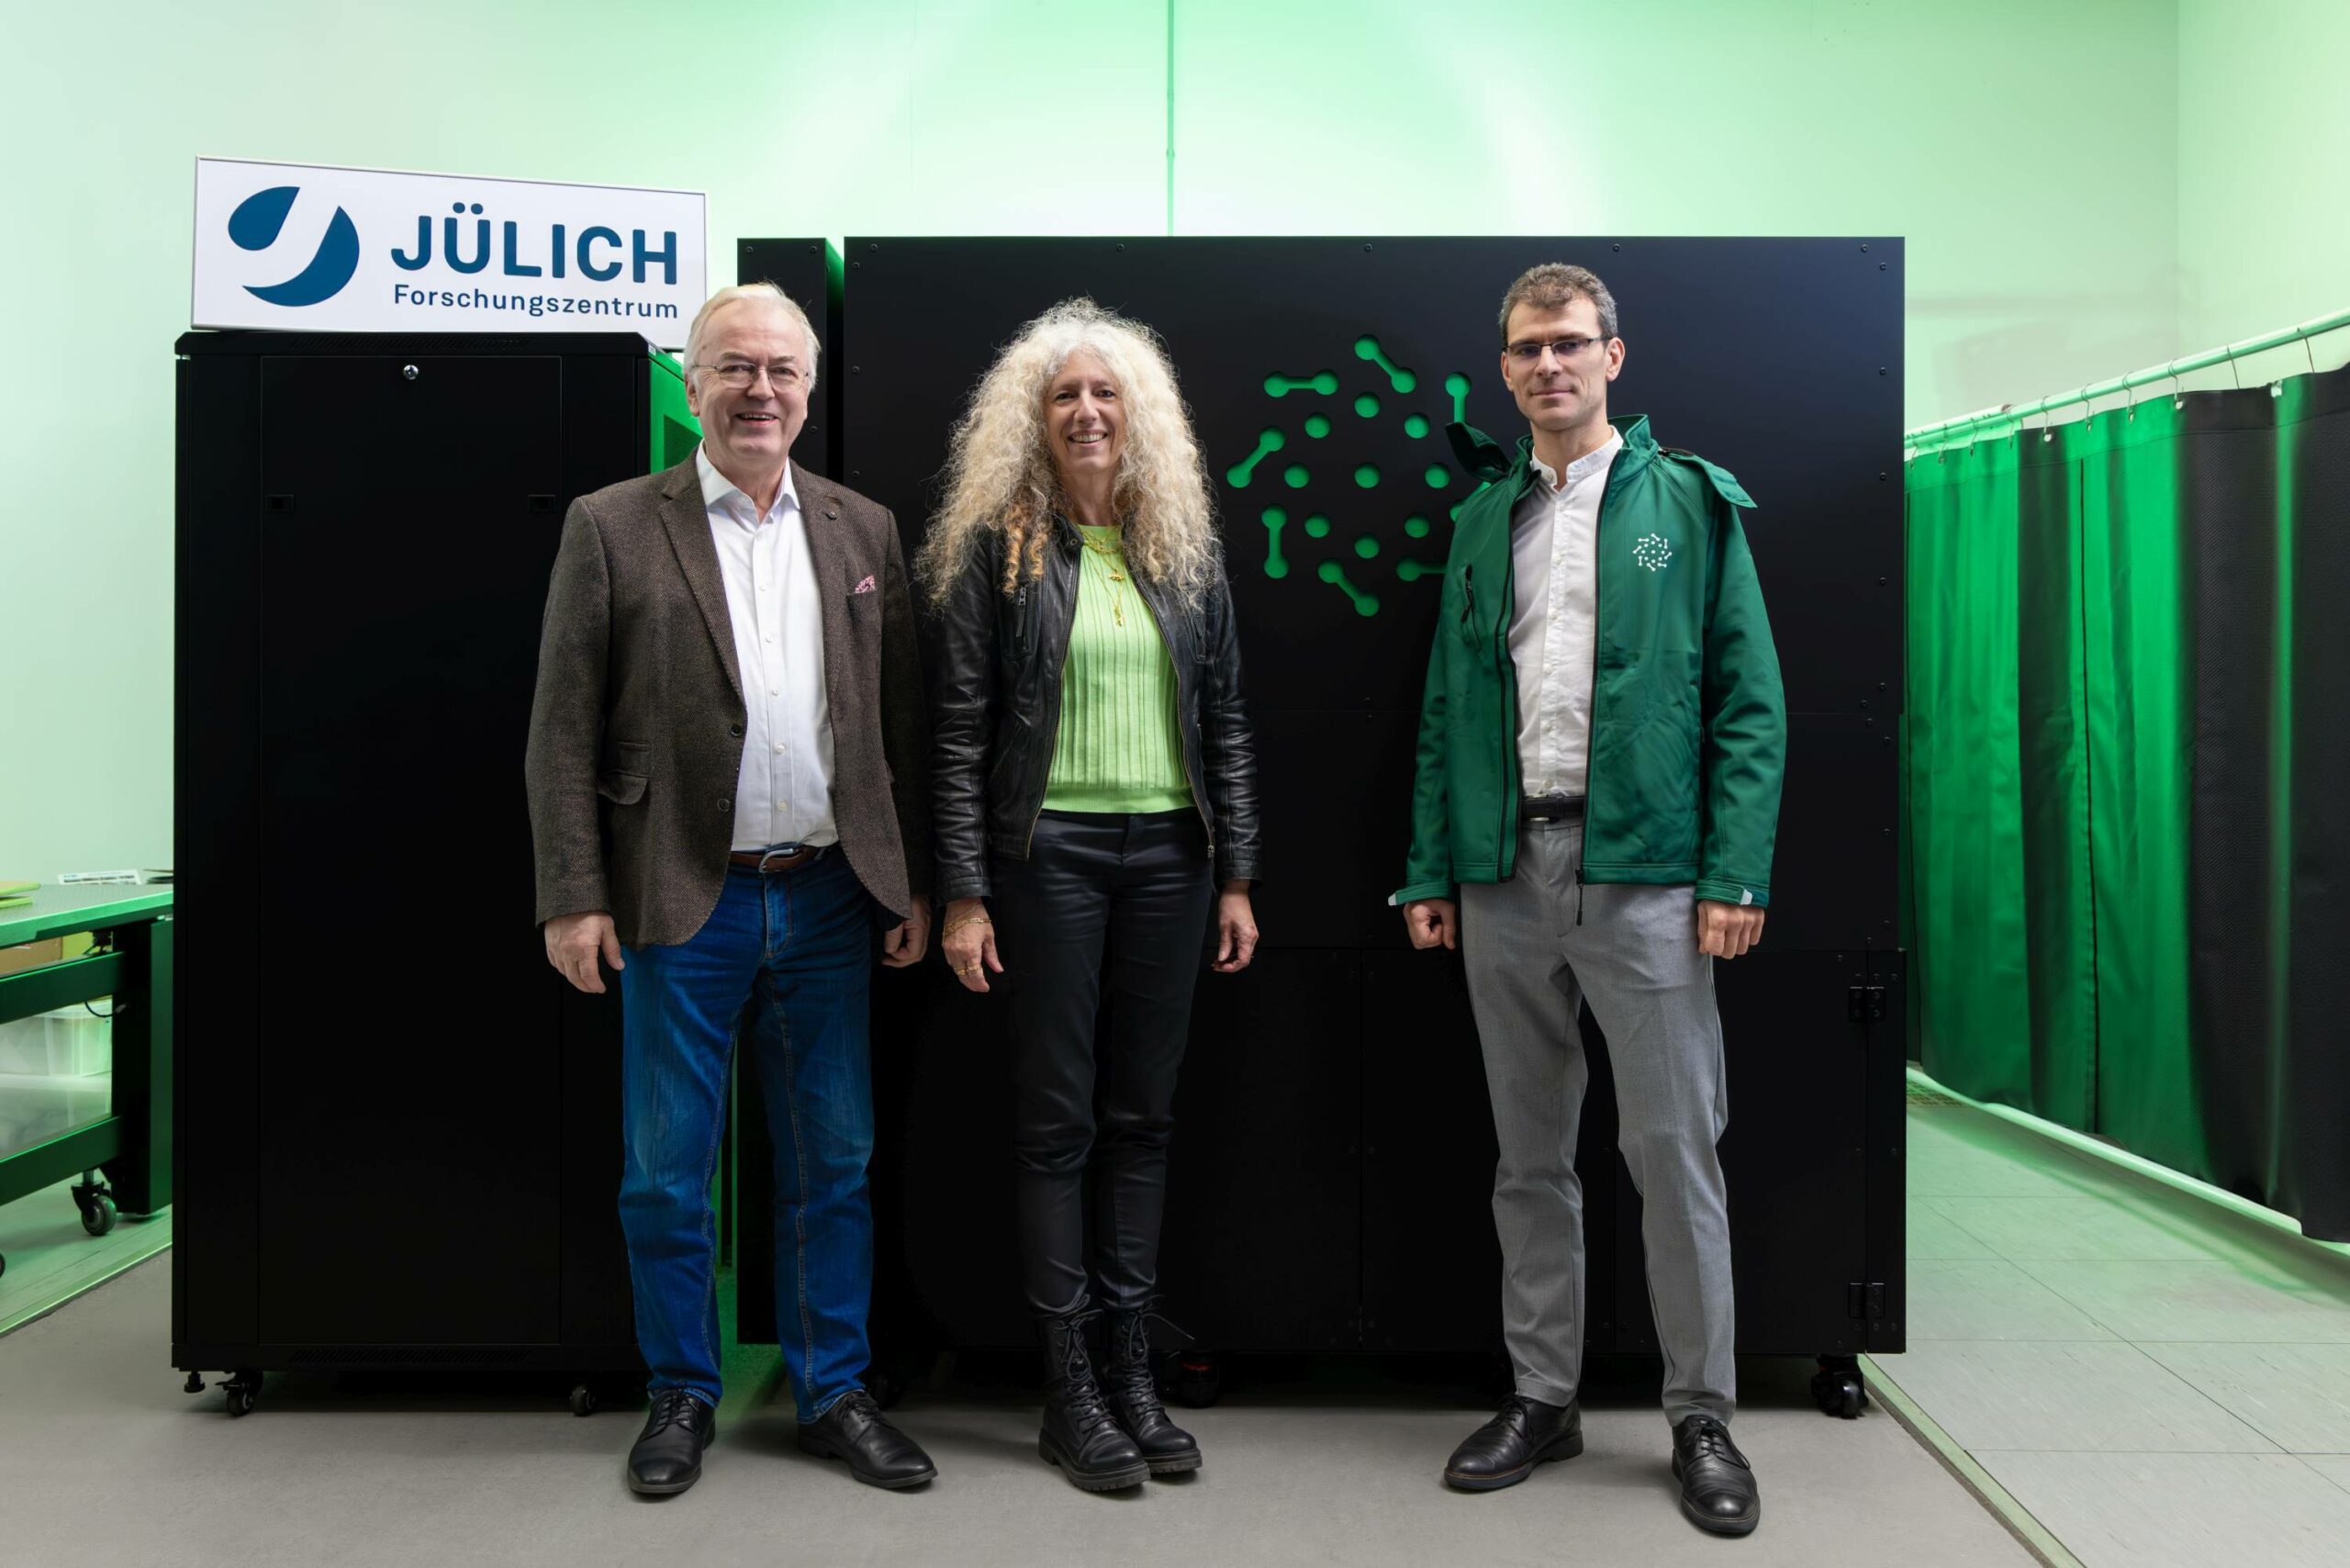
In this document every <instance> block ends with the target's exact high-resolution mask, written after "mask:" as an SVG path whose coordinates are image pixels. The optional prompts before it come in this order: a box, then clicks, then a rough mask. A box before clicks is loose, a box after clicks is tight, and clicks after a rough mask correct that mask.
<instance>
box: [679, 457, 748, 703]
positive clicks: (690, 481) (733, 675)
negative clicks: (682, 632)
mask: <svg viewBox="0 0 2350 1568" xmlns="http://www.w3.org/2000/svg"><path fill="white" fill-rule="evenodd" d="M661 526H662V527H663V528H665V529H666V530H667V531H668V533H669V548H670V549H671V550H672V551H673V552H675V553H676V554H677V566H678V567H679V569H680V570H682V571H683V572H684V573H685V574H686V587H687V588H689V589H691V590H692V591H693V596H694V603H695V604H696V605H698V606H699V607H700V610H701V618H702V623H703V624H704V625H706V626H708V627H709V628H710V640H711V642H713V643H715V644H718V656H719V657H720V658H721V659H722V660H723V661H724V663H725V665H726V681H727V684H728V685H730V686H732V687H733V689H734V696H735V698H736V700H741V698H742V696H743V668H742V665H741V663H740V662H739V661H738V660H737V659H736V658H735V656H734V622H733V619H732V618H730V617H729V616H728V615H727V613H726V579H725V577H723V576H722V575H721V574H720V572H719V569H718V545H717V543H716V542H715V541H713V540H712V539H711V536H710V512H709V510H708V509H707V508H705V507H704V506H703V505H702V504H701V474H700V471H699V469H697V468H696V467H695V466H694V460H693V459H692V458H690V457H688V458H687V459H686V460H685V461H684V462H683V463H680V464H678V465H677V466H676V467H675V468H672V469H670V470H669V477H668V479H667V481H666V483H665V484H663V486H662V487H661Z"/></svg>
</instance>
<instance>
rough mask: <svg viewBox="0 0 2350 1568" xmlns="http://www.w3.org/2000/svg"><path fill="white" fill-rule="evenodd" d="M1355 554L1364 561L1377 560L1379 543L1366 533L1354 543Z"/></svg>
mask: <svg viewBox="0 0 2350 1568" xmlns="http://www.w3.org/2000/svg"><path fill="white" fill-rule="evenodd" d="M1355 554H1358V555H1360V556H1361V557H1362V558H1363V559H1364V560H1366V561H1370V560H1375V559H1377V557H1378V555H1379V541H1378V540H1376V539H1374V538H1372V537H1371V535H1370V534H1368V533H1366V534H1364V535H1363V536H1362V537H1361V538H1360V539H1358V540H1356V541H1355Z"/></svg>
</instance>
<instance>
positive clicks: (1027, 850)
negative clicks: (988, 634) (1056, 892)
mask: <svg viewBox="0 0 2350 1568" xmlns="http://www.w3.org/2000/svg"><path fill="white" fill-rule="evenodd" d="M1071 526H1074V524H1072V525H1071ZM1053 548H1054V552H1055V555H1056V558H1057V561H1058V562H1060V563H1064V564H1065V563H1066V562H1067V561H1068V559H1069V543H1068V541H1066V540H1064V539H1063V538H1062V537H1061V535H1060V525H1059V524H1058V523H1057V522H1056V523H1055V524H1054V528H1053ZM1068 599H1069V619H1068V620H1066V621H1064V622H1061V666H1062V667H1061V668H1060V669H1057V670H1055V671H1053V727H1052V731H1051V733H1050V734H1047V735H1046V737H1045V742H1046V744H1045V748H1044V756H1045V787H1044V788H1042V789H1039V790H1037V791H1036V810H1035V814H1034V815H1032V816H1031V817H1030V818H1029V819H1028V836H1027V838H1026V839H1025V840H1024V841H1023V842H1022V844H1021V846H1020V858H1022V859H1023V860H1033V859H1035V851H1036V824H1037V823H1040V822H1042V821H1043V820H1044V817H1045V797H1046V794H1048V793H1049V792H1050V790H1051V786H1052V779H1053V748H1054V747H1055V746H1057V745H1060V739H1061V696H1060V678H1061V676H1062V674H1063V673H1064V672H1065V671H1066V670H1067V668H1068V666H1069V629H1070V628H1071V627H1072V626H1074V625H1076V624H1077V584H1076V583H1075V582H1074V581H1071V582H1070V583H1069V595H1068ZM1044 612H1045V596H1044V593H1043V591H1042V590H1041V589H1039V590H1038V592H1037V595H1036V613H1037V616H1038V618H1039V619H1041V618H1042V617H1043V615H1044ZM1038 630H1039V631H1040V632H1041V631H1042V628H1041V627H1039V628H1038ZM1038 641H1039V644H1041V643H1042V638H1041V637H1040V638H1039V639H1038ZM1041 682H1042V677H1041V675H1040V676H1039V683H1040V685H1041ZM1039 695H1040V696H1041V695H1042V692H1041V691H1040V692H1039Z"/></svg>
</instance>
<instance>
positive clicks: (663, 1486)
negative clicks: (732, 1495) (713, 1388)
mask: <svg viewBox="0 0 2350 1568" xmlns="http://www.w3.org/2000/svg"><path fill="white" fill-rule="evenodd" d="M716 1436H718V1412H717V1411H715V1410H713V1409H711V1407H710V1406H707V1405H704V1404H703V1403H702V1402H701V1400H700V1399H699V1398H698V1397H697V1396H696V1395H694V1394H691V1393H690V1392H688V1390H685V1389H682V1388H658V1389H655V1390H654V1391H653V1411H652V1413H651V1414H650V1415H648V1416H647V1417H645V1418H644V1430H643V1431H642V1432H639V1433H638V1434H637V1435H636V1446H635V1447H634V1448H632V1449H631V1450H628V1485H629V1490H630V1491H632V1492H642V1493H644V1494H645V1495H648V1496H655V1497H657V1496H663V1495H667V1494H669V1493H671V1492H682V1491H684V1490H685V1489H686V1488H687V1487H688V1486H690V1485H692V1484H694V1483H695V1482H697V1481H699V1480H700V1479H701V1450H704V1449H706V1448H708V1447H709V1446H710V1439H712V1438H714V1437H716Z"/></svg>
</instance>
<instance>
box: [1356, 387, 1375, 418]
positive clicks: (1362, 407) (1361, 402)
mask: <svg viewBox="0 0 2350 1568" xmlns="http://www.w3.org/2000/svg"><path fill="white" fill-rule="evenodd" d="M1355 412H1356V413H1358V414H1360V415H1361V416H1362V417H1363V418H1364V419H1366V420H1375V419H1377V418H1378V417H1379V399H1378V398H1374V397H1372V396H1371V394H1370V393H1368V392H1366V393H1364V394H1363V395H1362V396H1361V397H1360V398H1356V399H1355Z"/></svg>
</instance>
